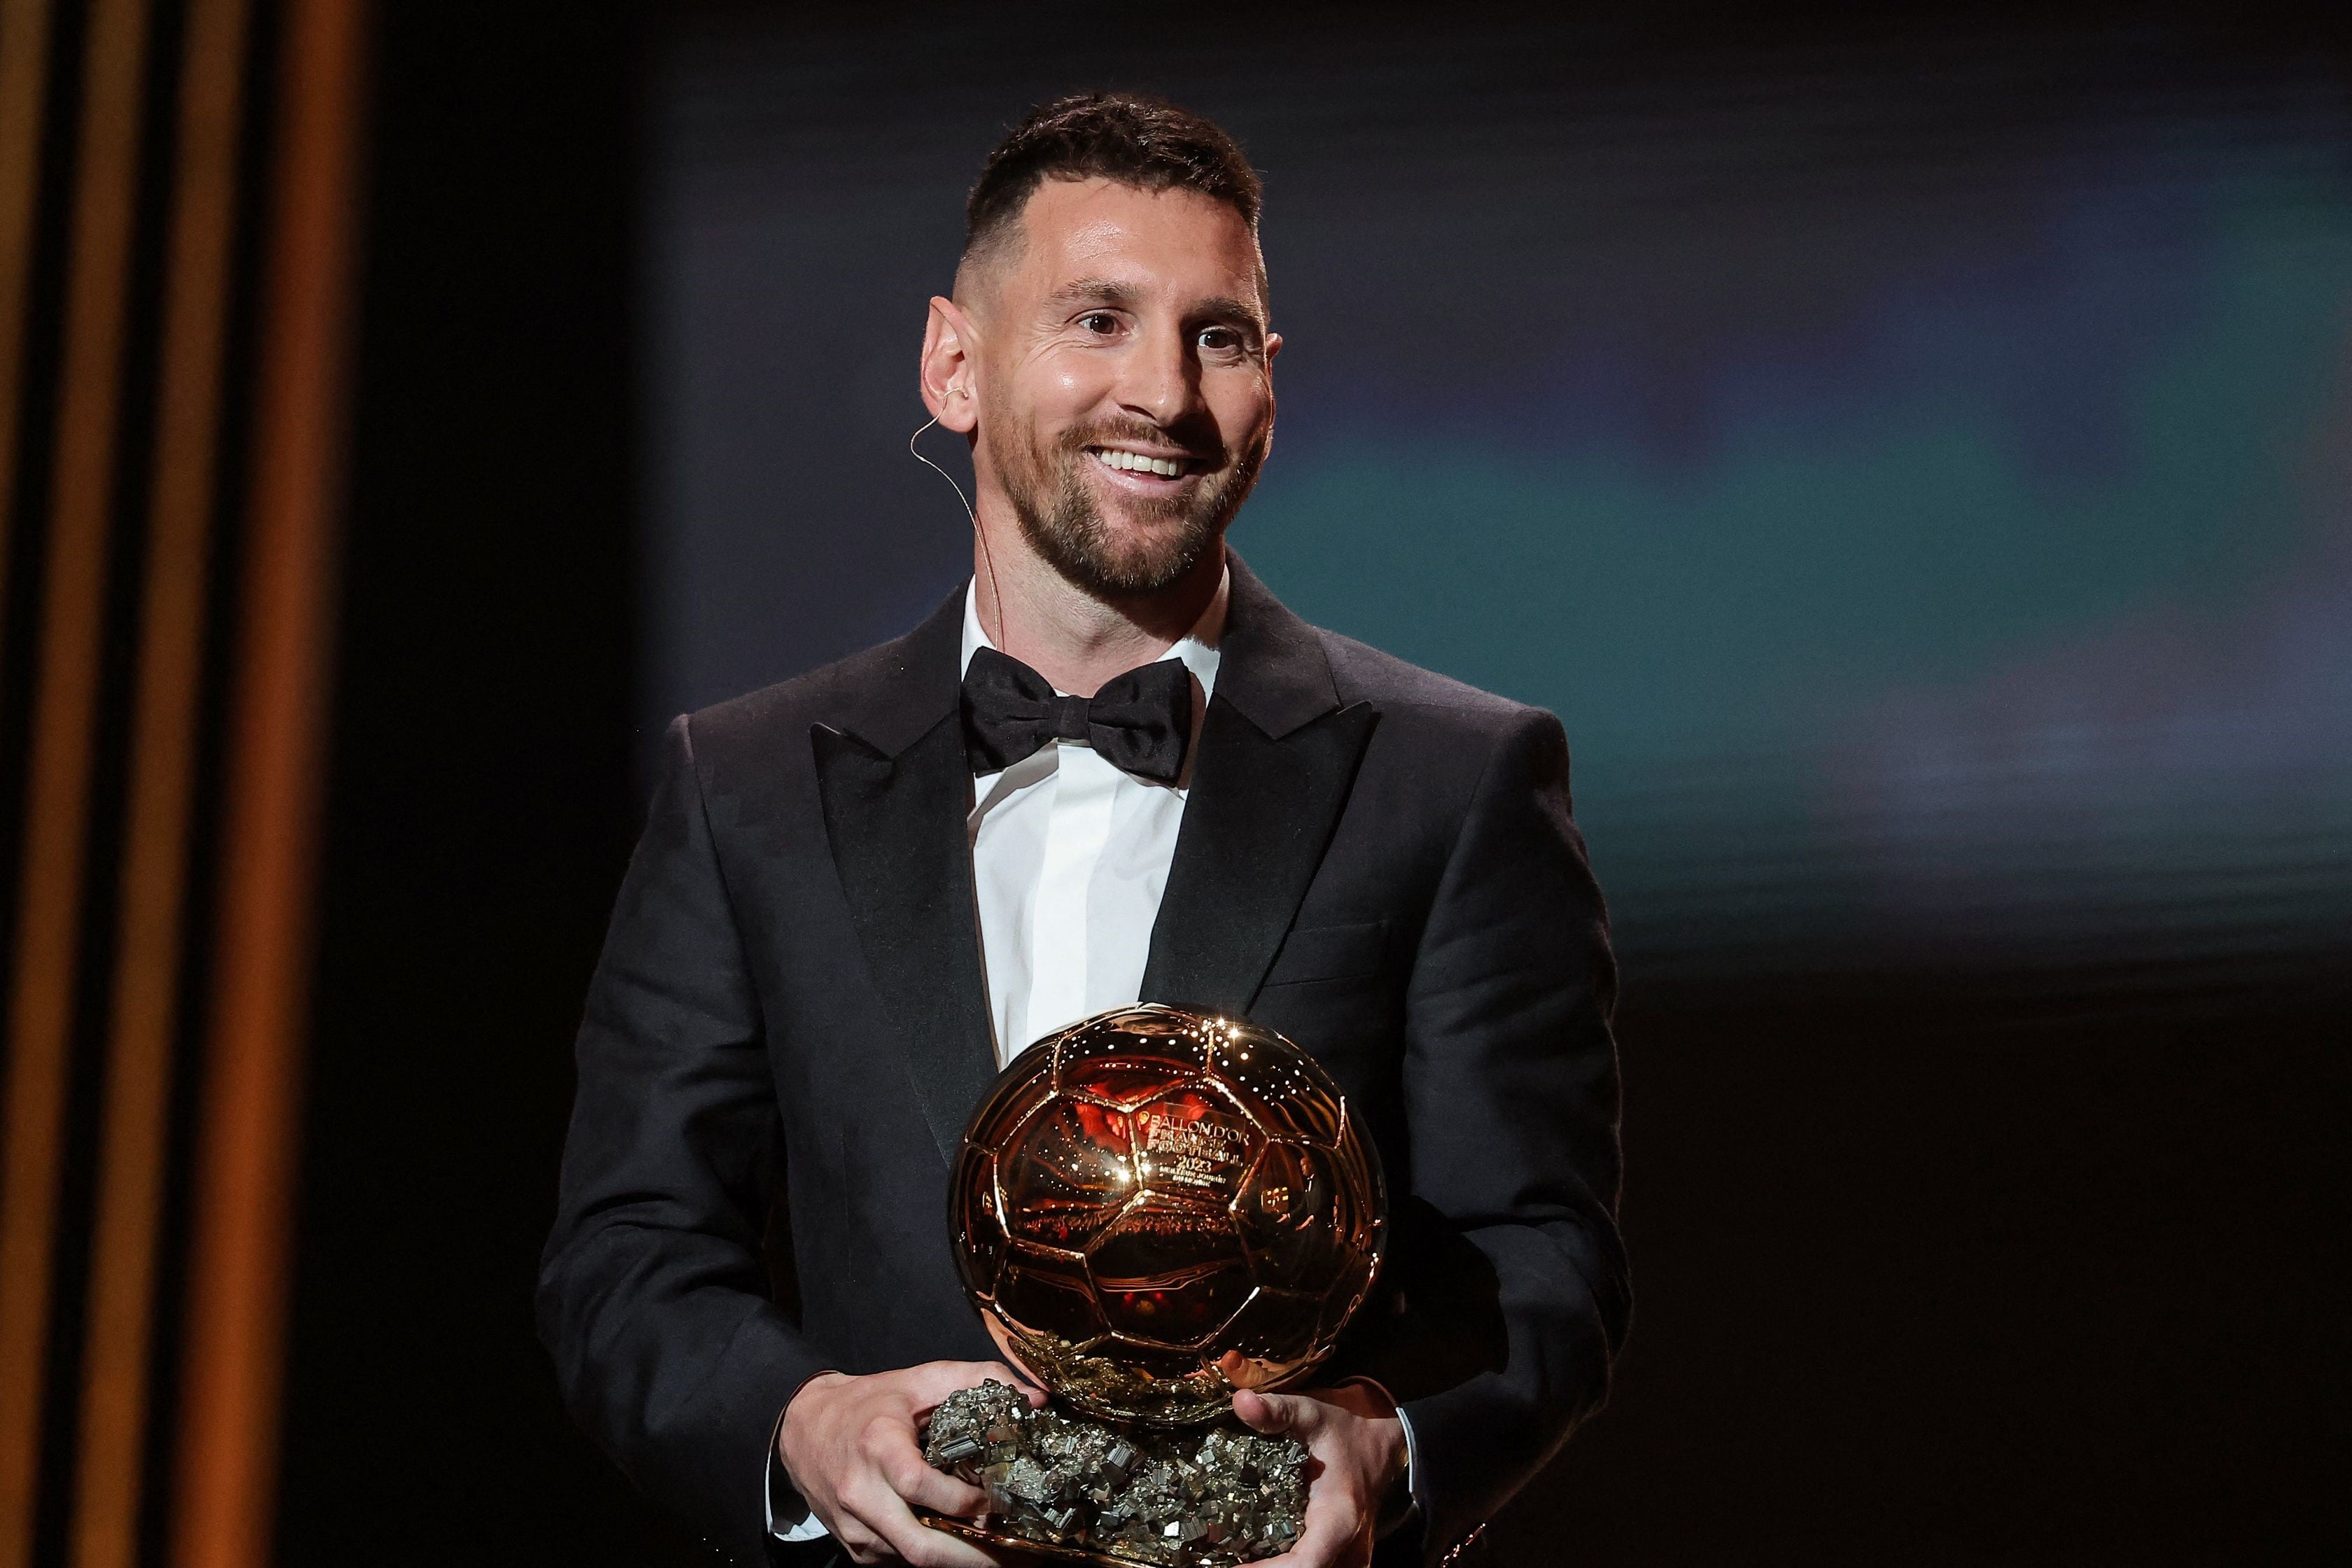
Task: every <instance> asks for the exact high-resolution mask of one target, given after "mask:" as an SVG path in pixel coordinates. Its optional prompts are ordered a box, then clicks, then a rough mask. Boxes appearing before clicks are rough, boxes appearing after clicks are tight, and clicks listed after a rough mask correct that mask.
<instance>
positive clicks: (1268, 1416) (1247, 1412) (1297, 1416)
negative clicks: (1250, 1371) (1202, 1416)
mask: <svg viewBox="0 0 2352 1568" xmlns="http://www.w3.org/2000/svg"><path fill="white" fill-rule="evenodd" d="M1234 1415H1237V1416H1239V1417H1240V1418H1241V1423H1242V1425H1243V1426H1246V1427H1248V1428H1249V1429H1250V1430H1251V1431H1253V1432H1263V1433H1265V1435H1266V1436H1277V1435H1278V1434H1281V1433H1284V1432H1287V1433H1290V1434H1292V1435H1293V1436H1298V1437H1306V1436H1310V1435H1311V1434H1312V1433H1313V1432H1314V1431H1315V1429H1316V1428H1317V1427H1318V1426H1321V1425H1322V1424H1323V1421H1322V1416H1323V1409H1322V1406H1320V1405H1318V1404H1316V1403H1315V1401H1313V1400H1311V1399H1302V1398H1300V1397H1299V1396H1298V1395H1297V1394H1260V1393H1259V1392H1258V1391H1257V1390H1255V1389H1254V1388H1244V1389H1237V1390H1235V1391H1234Z"/></svg>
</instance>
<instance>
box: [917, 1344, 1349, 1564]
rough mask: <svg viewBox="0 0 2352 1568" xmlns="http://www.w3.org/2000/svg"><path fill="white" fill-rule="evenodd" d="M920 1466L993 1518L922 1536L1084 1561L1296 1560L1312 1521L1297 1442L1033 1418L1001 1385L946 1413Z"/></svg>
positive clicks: (1229, 1423) (1237, 1428) (945, 1405)
mask: <svg viewBox="0 0 2352 1568" xmlns="http://www.w3.org/2000/svg"><path fill="white" fill-rule="evenodd" d="M923 1458H926V1459H928V1460H929V1461H930V1463H931V1466H932V1468H934V1469H940V1470H945V1471H947V1472H949V1473H950V1474H951V1475H955V1476H959V1477H961V1478H962V1479H965V1480H967V1481H970V1482H971V1484H972V1485H974V1486H976V1487H978V1488H980V1489H981V1490H982V1491H983V1492H985V1493H986V1494H987V1496H988V1508H989V1511H988V1515H987V1517H986V1519H984V1520H982V1521H979V1522H977V1523H975V1522H973V1521H968V1520H961V1519H941V1518H938V1517H932V1516H927V1517H925V1519H924V1522H925V1523H926V1524H929V1525H930V1526H931V1527H932V1528H934V1529H938V1530H946V1531H951V1532H953V1533H955V1534H958V1535H962V1536H967V1537H970V1538H971V1539H974V1540H979V1541H984V1542H997V1543H999V1544H1001V1545H1006V1546H1013V1547H1018V1548H1020V1549H1021V1550H1023V1551H1026V1552H1042V1553H1045V1554H1046V1555H1049V1556H1055V1557H1063V1558H1071V1559H1076V1560H1079V1561H1086V1562H1094V1563H1110V1564H1114V1565H1116V1564H1127V1563H1150V1564H1152V1565H1154V1568H1230V1565H1231V1564H1234V1563H1250V1562H1255V1560H1257V1559H1258V1558H1261V1557H1272V1556H1274V1555H1276V1553H1278V1552H1285V1551H1286V1550H1288V1549H1289V1547H1290V1544H1291V1542H1295V1541H1297V1539H1298V1528H1299V1524H1300V1522H1301V1521H1303V1520H1304V1519H1305V1517H1306V1514H1307V1447H1306V1445H1305V1444H1303V1443H1301V1442H1299V1441H1298V1440H1297V1438H1295V1437H1268V1436H1262V1435H1260V1434H1258V1433H1255V1432H1253V1431H1251V1430H1250V1429H1249V1428H1248V1427H1246V1426H1243V1425H1242V1424H1241V1423H1240V1422H1238V1421H1236V1420H1234V1419H1232V1418H1231V1417H1227V1418H1226V1419H1224V1420H1223V1421H1219V1422H1215V1423H1213V1424H1211V1425H1209V1426H1184V1427H1150V1426H1131V1425H1128V1424H1125V1423H1118V1422H1110V1421H1102V1420H1097V1419H1096V1418H1095V1417H1093V1416H1090V1415H1077V1414H1075V1413H1073V1412H1070V1411H1067V1410H1056V1409H1055V1408H1054V1407H1053V1406H1051V1405H1048V1406H1047V1407H1046V1408H1045V1409H1043V1410H1032V1409H1030V1408H1029V1401H1028V1400H1027V1399H1026V1398H1025V1397H1024V1395H1023V1394H1021V1392H1020V1391H1019V1390H1018V1389H1013V1388H1007V1387H1006V1386H1005V1385H1004V1384H1001V1383H998V1382H997V1381H995V1380H994V1379H993V1378H992V1379H990V1380H989V1381H987V1382H985V1383H983V1384H981V1385H980V1386H979V1387H977V1388H967V1389H963V1390H961V1391H960V1392H958V1393H955V1394H950V1395H948V1397H947V1398H946V1399H945V1400H944V1401H942V1402H941V1403H940V1407H939V1409H938V1410H937V1411H936V1412H935V1413H933V1415H932V1416H931V1425H930V1429H929V1433H928V1434H927V1435H926V1436H925V1438H924V1442H923Z"/></svg>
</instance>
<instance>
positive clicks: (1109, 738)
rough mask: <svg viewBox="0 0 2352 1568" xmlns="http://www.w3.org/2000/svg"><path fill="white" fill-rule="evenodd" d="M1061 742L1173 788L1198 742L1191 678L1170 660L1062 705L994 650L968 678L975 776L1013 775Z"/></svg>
mask: <svg viewBox="0 0 2352 1568" xmlns="http://www.w3.org/2000/svg"><path fill="white" fill-rule="evenodd" d="M1055 741H1083V742H1086V743H1087V745H1089V746H1092V747H1093V748H1094V749H1095V751H1096V752H1097V753H1098V754H1099V755H1100V756H1101V757H1102V759H1103V761H1105V762H1107V763H1110V764H1111V765H1112V766H1113V767H1115V768H1118V769H1119V770H1120V771H1121V772H1122V773H1137V774H1139V775H1141V776H1142V777H1144V778H1148V779H1156V780H1158V781H1159V782H1160V783H1161V784H1174V783H1175V782H1176V780H1177V779H1178V778H1179V777H1180V776H1181V775H1182V773H1183V772H1184V750H1185V748H1186V747H1187V746H1189V745H1191V744H1192V671H1191V670H1189V669H1187V668H1184V665H1183V663H1182V661H1181V660H1179V659H1173V658H1163V659H1161V660H1160V662H1159V663H1157V664H1147V665H1145V666H1144V667H1143V668H1140V669H1130V670H1129V671H1128V672H1127V673H1126V674H1125V675H1122V676H1120V677H1118V679H1115V680H1108V681H1105V682H1104V683H1103V688H1102V689H1101V690H1099V691H1097V692H1096V693H1095V694H1094V696H1093V697H1091V698H1086V697H1061V696H1057V695H1055V691H1054V688H1053V687H1052V686H1051V685H1050V684H1048V683H1047V681H1046V679H1045V677H1044V676H1042V675H1040V674H1038V673H1037V672H1036V671H1035V670H1034V669H1032V668H1029V667H1028V666H1027V665H1025V664H1024V663H1022V662H1021V661H1020V660H1019V659H1017V658H1010V657H1008V656H1007V655H1004V654H1001V653H999V652H997V651H996V650H995V649H994V648H992V647H982V648H975V649H973V650H972V656H971V663H970V664H969V665H967V666H965V667H964V672H963V749H964V754H965V755H966V756H967V757H969V758H971V771H972V772H973V773H995V772H996V771H997V770H998V769H1000V768H1009V767H1011V766H1012V765H1013V763H1017V762H1020V761H1021V760H1022V759H1023V758H1024V757H1027V756H1029V755H1031V754H1032V753H1033V752H1036V751H1037V750H1038V749H1040V748H1041V747H1044V746H1046V745H1049V744H1051V743H1052V742H1055Z"/></svg>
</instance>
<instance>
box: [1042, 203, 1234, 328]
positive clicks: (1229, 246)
mask: <svg viewBox="0 0 2352 1568" xmlns="http://www.w3.org/2000/svg"><path fill="white" fill-rule="evenodd" d="M1021 224H1022V229H1023V239H1024V244H1023V246H1022V247H1021V255H1020V259H1019V261H1018V262H1017V263H1016V264H1015V268H1014V271H1015V272H1016V274H1017V275H1019V276H1020V278H1021V279H1022V283H1023V285H1024V290H1023V291H1024V292H1027V293H1034V294H1037V295H1041V296H1043V297H1045V298H1047V299H1053V298H1058V297H1060V296H1062V295H1064V294H1070V293H1086V292H1092V293H1095V294H1101V293H1105V292H1107V291H1109V290H1111V289H1121V290H1125V291H1127V292H1129V293H1131V294H1133V295H1135V296H1137V297H1139V298H1140V297H1142V296H1146V295H1160V294H1166V293H1173V294H1178V295H1201V296H1224V295H1232V294H1240V295H1244V296H1255V293H1256V292H1257V284H1256V278H1257V268H1258V256H1257V242H1256V238H1255V236H1253V235H1252V234H1251V233H1250V229H1249V225H1248V224H1247V223H1245V222H1244V220H1243V218H1242V216H1241V215H1240V214H1239V213H1237V212H1235V211H1234V209H1233V208H1232V207H1231V206H1229V205H1226V204H1225V203H1223V202H1221V201H1218V200H1216V199H1215V198H1214V197H1211V196H1204V195H1201V194H1200V193H1199V192H1197V191H1188V190H1183V189H1181V188H1179V189H1171V190H1165V191H1147V190H1141V189H1139V188H1137V187H1136V186H1133V185H1123V184H1117V183H1115V182H1112V181H1109V180H1104V179H1098V178H1097V179H1087V180H1047V181H1045V183H1044V184H1041V185H1040V186H1039V187H1038V188H1037V190H1036V192H1035V193H1034V195H1032V196H1031V197H1030V198H1029V203H1028V205H1027V206H1026V207H1024V209H1023V212H1022V215H1021ZM1106 302H1113V301H1106Z"/></svg>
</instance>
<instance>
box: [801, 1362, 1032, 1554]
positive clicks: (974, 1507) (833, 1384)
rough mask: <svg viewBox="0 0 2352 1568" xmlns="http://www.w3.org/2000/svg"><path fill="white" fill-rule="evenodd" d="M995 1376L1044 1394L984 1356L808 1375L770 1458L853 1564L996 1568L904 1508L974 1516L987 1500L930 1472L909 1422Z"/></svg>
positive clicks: (976, 1549) (964, 1543) (914, 1423)
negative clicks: (859, 1373) (868, 1372)
mask: <svg viewBox="0 0 2352 1568" xmlns="http://www.w3.org/2000/svg"><path fill="white" fill-rule="evenodd" d="M991 1377H992V1378H994V1379H996V1381H997V1382H999V1383H1003V1384H1011V1385H1012V1386H1013V1387H1014V1388H1019V1389H1024V1390H1026V1391H1027V1392H1028V1394H1029V1402H1030V1404H1032V1405H1043V1404H1044V1403H1045V1395H1044V1394H1041V1393H1039V1392H1038V1391H1037V1390H1035V1389H1034V1388H1031V1387H1030V1386H1029V1384H1028V1381H1027V1380H1026V1379H1024V1378H1022V1377H1019V1376H1017V1375H1015V1374H1014V1373H1013V1369H1012V1368H1010V1367H1008V1366H1005V1365H1003V1364H1002V1363H998V1362H989V1361H934V1362H926V1363H923V1364H922V1365H921V1366H910V1367H908V1368H907V1369H906V1370H904V1371H902V1372H884V1373H875V1374H874V1375H872V1376H870V1377H852V1376H850V1375H848V1374H847V1373H838V1372H828V1373H822V1374H821V1375H819V1376H816V1377H813V1378H810V1379H809V1380H808V1382H806V1383H804V1384H802V1385H801V1391H800V1392H799V1393H798V1394H794V1395H793V1402H792V1403H791V1404H790V1405H786V1406H785V1407H784V1419H783V1424H782V1426H781V1427H780V1428H779V1429H778V1431H777V1434H776V1450H777V1455H778V1457H779V1458H782V1460H783V1464H784V1473H785V1474H786V1475H788V1476H790V1477H791V1478H792V1481H793V1486H794V1487H795V1488H797V1489H799V1491H800V1494H801V1496H802V1497H803V1498H804V1499H806V1500H807V1501H808V1505H809V1507H810V1508H812V1509H814V1510H815V1511H816V1516H817V1518H818V1519H820V1520H822V1521H824V1527H825V1529H827V1530H829V1531H832V1532H833V1538H834V1539H835V1541H838V1542H841V1544H842V1548H843V1550H845V1551H846V1552H848V1553H849V1555H850V1557H851V1558H852V1560H854V1561H856V1562H859V1563H883V1562H889V1561H893V1560H903V1561H905V1562H908V1563H914V1564H916V1565H917V1568H995V1564H996V1562H997V1559H995V1558H993V1557H992V1556H990V1555H989V1554H988V1553H987V1552H982V1550H981V1549H980V1548H979V1547H977V1546H974V1545H972V1544H971V1542H968V1541H961V1540H959V1539H957V1538H956V1537H955V1536H952V1535H950V1534H947V1533H946V1532H945V1531H937V1530H932V1529H930V1528H929V1527H928V1526H926V1525H925V1524H924V1523H923V1522H922V1521H919V1520H918V1519H917V1518H916V1517H915V1516H914V1513H913V1511H912V1510H910V1509H909V1507H908V1505H909V1504H920V1505H921V1506H922V1507H924V1508H928V1509H929V1510H931V1511H933V1512H934V1513H944V1514H953V1515H959V1516H961V1517H965V1518H971V1517H974V1516H976V1515H978V1514H980V1513H981V1512H982V1511H983V1510H985V1508H986V1506H987V1500H986V1499H985V1498H984V1497H982V1495H981V1492H980V1489H978V1488H977V1487H968V1486H966V1485H964V1484H963V1482H961V1481H960V1480H958V1479H956V1478H955V1477H953V1476H950V1475H945V1474H942V1473H941V1472H940V1471H938V1470H935V1469H933V1468H931V1467H930V1466H929V1465H928V1464H926V1463H925V1462H924V1460H923V1450H922V1446H921V1445H920V1444H919V1443H918V1442H917V1441H916V1440H915V1432H916V1429H917V1427H918V1426H919V1425H920V1424H921V1423H922V1421H923V1419H924V1418H925V1417H926V1416H928V1415H930V1413H931V1412H932V1411H933V1410H936V1409H938V1408H939V1404H940V1400H942V1399H945V1398H946V1397H947V1396H948V1395H949V1394H953V1393H954V1392H955V1391H956V1390H957V1389H959V1388H971V1387H973V1386H975V1385H977V1384H979V1383H980V1382H981V1380H982V1379H983V1378H991Z"/></svg>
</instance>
